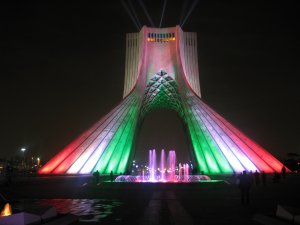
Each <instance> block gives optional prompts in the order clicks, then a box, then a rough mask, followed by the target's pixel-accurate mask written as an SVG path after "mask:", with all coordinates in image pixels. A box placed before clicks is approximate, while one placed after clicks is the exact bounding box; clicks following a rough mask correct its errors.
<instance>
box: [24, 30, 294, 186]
mask: <svg viewBox="0 0 300 225" xmlns="http://www.w3.org/2000/svg"><path fill="white" fill-rule="evenodd" d="M197 49H198V48H197V34H196V33H193V32H184V31H183V30H182V29H181V28H180V26H176V27H168V28H152V27H147V26H144V27H143V28H142V29H141V30H140V32H138V33H130V34H127V35H126V60H125V79H124V91H123V100H122V101H121V102H120V103H119V104H118V105H117V106H116V107H115V108H113V109H112V110H111V111H110V112H109V113H108V114H106V115H105V116H103V117H102V118H101V119H100V120H99V121H97V122H96V123H95V124H94V125H93V126H91V127H90V128H89V129H88V130H86V131H85V132H83V133H82V134H81V135H79V136H78V138H76V139H75V140H74V141H73V142H71V143H70V144H69V145H67V146H66V147H65V148H64V149H62V150H61V151H60V152H59V153H58V154H57V155H55V156H54V157H53V158H52V159H51V160H50V161H48V162H47V163H46V164H45V165H44V166H43V167H42V168H41V169H40V170H39V173H40V174H92V173H93V172H94V171H96V170H98V171H99V172H100V173H101V174H109V173H110V172H111V171H113V173H114V174H120V173H124V172H125V171H128V169H129V167H130V163H129V162H130V159H132V157H133V155H134V153H135V144H134V143H135V142H136V137H137V132H138V130H139V129H140V127H141V126H142V123H143V121H144V119H145V117H146V116H147V115H149V114H150V113H151V112H152V111H154V110H156V109H158V108H167V109H171V110H174V111H175V112H177V114H178V115H179V116H180V118H181V120H182V121H183V124H184V127H185V133H186V134H187V137H188V140H189V142H190V146H191V148H192V153H191V154H193V158H195V162H194V163H195V166H196V167H197V168H198V170H199V171H203V172H204V173H205V174H209V175H210V174H212V175H213V174H232V173H241V172H242V171H244V170H246V171H251V170H252V171H256V170H257V171H260V172H262V171H264V172H265V173H273V172H280V171H281V168H282V167H283V164H282V163H281V162H280V161H279V160H278V159H276V158H275V157H274V156H273V155H272V154H270V153H269V152H268V151H267V150H265V149H264V148H263V147H261V146H259V145H258V144H257V143H256V142H255V141H253V140H251V139H250V138H249V137H247V136H246V135H245V134H244V133H243V132H241V131H240V130H239V129H237V128H236V127H234V126H233V125H232V124H231V123H229V122H228V121H227V120H226V119H225V118H223V117H222V116H221V115H220V114H218V113H217V112H216V111H214V110H213V109H212V108H211V107H209V106H208V105H207V104H206V103H205V102H204V101H203V99H202V97H201V90H200V81H199V70H198V54H197ZM104 85H105V84H104ZM108 100H109V98H108ZM161 122H163V121H161ZM25 150H26V149H25ZM156 157H158V155H156V152H155V151H154V150H151V152H149V159H151V162H149V167H150V168H151V170H150V180H153V181H156V180H157V178H156V177H157V174H156V172H155V171H154V169H153V168H157V164H156ZM160 158H161V159H163V160H162V162H160V167H159V168H160V174H159V177H160V179H161V180H166V179H167V180H174V179H175V171H174V167H173V166H174V164H173V163H171V162H170V161H169V160H171V161H172V160H173V161H174V160H175V161H176V155H175V154H174V153H171V152H169V154H168V159H165V158H166V153H165V152H161V156H160ZM168 165H169V166H170V167H169V166H168ZM165 169H166V170H165ZM188 170H189V169H188V165H185V164H182V165H181V167H180V174H179V176H180V178H182V179H183V180H184V179H187V178H186V177H184V176H185V175H184V174H186V173H187V171H188ZM166 171H168V174H167V173H166ZM287 172H289V170H288V171H287ZM167 175H168V176H167ZM144 177H146V174H144Z"/></svg>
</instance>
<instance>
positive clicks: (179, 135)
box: [133, 108, 193, 165]
mask: <svg viewBox="0 0 300 225" xmlns="http://www.w3.org/2000/svg"><path fill="white" fill-rule="evenodd" d="M152 149H155V150H156V152H157V154H159V153H160V151H161V150H162V149H164V150H165V151H166V152H168V151H170V150H174V151H175V152H176V161H177V163H188V162H190V161H193V156H192V155H191V154H192V151H191V147H190V141H189V139H188V135H187V133H186V128H185V126H184V123H183V121H182V119H181V118H180V117H179V115H178V113H177V112H176V111H174V110H171V109H165V108H159V109H156V110H154V111H153V112H151V113H149V114H148V115H147V116H146V117H145V119H144V121H143V122H142V124H141V127H140V129H139V131H138V134H137V139H136V146H135V154H134V157H133V158H134V160H135V161H136V162H138V163H141V164H143V165H146V164H147V163H148V155H149V150H152Z"/></svg>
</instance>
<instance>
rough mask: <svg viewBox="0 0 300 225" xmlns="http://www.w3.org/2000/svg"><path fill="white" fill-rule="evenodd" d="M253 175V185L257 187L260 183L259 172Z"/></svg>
mask: <svg viewBox="0 0 300 225" xmlns="http://www.w3.org/2000/svg"><path fill="white" fill-rule="evenodd" d="M253 175H254V179H255V184H256V186H258V185H259V183H260V179H259V172H258V171H257V170H255V172H254V174H253Z"/></svg>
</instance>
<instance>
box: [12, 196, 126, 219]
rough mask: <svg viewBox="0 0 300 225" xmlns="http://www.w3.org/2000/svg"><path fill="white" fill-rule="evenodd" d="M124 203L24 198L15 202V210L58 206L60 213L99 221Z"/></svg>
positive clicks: (96, 200) (97, 200) (100, 200)
mask: <svg viewBox="0 0 300 225" xmlns="http://www.w3.org/2000/svg"><path fill="white" fill-rule="evenodd" d="M121 205H122V203H121V202H120V201H117V200H106V199H24V200H20V201H17V202H15V203H14V211H16V212H17V211H26V209H27V210H28V209H29V210H30V208H36V207H42V206H44V207H47V206H48V207H49V206H53V207H55V208H56V210H57V212H58V213H59V214H67V213H70V214H73V215H76V216H78V217H79V221H82V222H99V221H101V220H103V219H105V218H107V217H108V216H110V215H112V214H113V209H114V208H116V207H120V206H121Z"/></svg>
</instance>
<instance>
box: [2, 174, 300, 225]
mask: <svg viewBox="0 0 300 225" xmlns="http://www.w3.org/2000/svg"><path fill="white" fill-rule="evenodd" d="M214 178H215V179H224V182H216V183H175V184H174V183H167V184H164V183H115V182H113V183H111V182H105V181H104V180H106V179H108V177H101V181H100V183H99V184H95V183H94V182H93V180H92V177H89V176H82V177H72V176H60V177H25V178H14V179H13V182H12V184H10V185H9V186H6V185H4V184H3V183H2V184H1V185H0V192H1V194H3V195H4V196H5V197H6V198H7V199H8V201H9V202H11V203H12V207H14V202H18V201H19V200H23V199H106V200H118V201H120V202H122V204H121V206H119V207H115V208H114V209H113V211H112V214H111V215H109V216H107V217H105V218H104V219H102V220H101V222H99V223H96V222H93V223H88V222H78V223H77V224H91V225H92V224H142V225H146V224H153V225H155V224H164V225H168V224H175V225H177V224H178V225H179V224H185V225H189V224H211V225H212V224H245V225H247V224H259V223H258V222H256V221H254V220H253V216H254V215H256V214H263V215H268V216H271V217H274V216H275V212H276V207H277V205H278V204H280V205H284V206H294V207H298V208H299V205H300V204H299V200H300V199H299V197H298V196H299V187H300V176H299V174H288V175H287V177H286V178H285V179H283V178H282V179H281V180H280V182H279V183H273V182H272V181H271V175H270V176H268V180H267V185H266V186H263V185H262V184H260V185H258V186H256V185H255V184H254V185H253V186H252V188H251V192H250V204H249V205H242V204H241V202H240V192H239V189H238V187H237V185H236V183H235V179H234V178H233V177H230V176H227V177H214ZM29 207H30V206H29Z"/></svg>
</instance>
